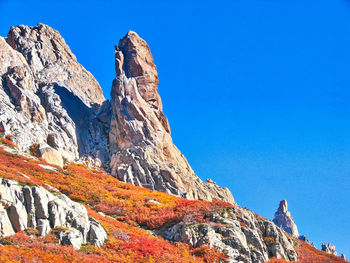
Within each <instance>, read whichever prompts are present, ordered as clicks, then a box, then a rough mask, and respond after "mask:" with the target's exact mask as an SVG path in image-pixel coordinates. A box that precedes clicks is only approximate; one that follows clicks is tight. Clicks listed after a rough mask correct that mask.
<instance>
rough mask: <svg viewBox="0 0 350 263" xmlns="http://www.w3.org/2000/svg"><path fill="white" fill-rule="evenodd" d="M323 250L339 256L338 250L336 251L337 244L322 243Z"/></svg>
mask: <svg viewBox="0 0 350 263" xmlns="http://www.w3.org/2000/svg"><path fill="white" fill-rule="evenodd" d="M321 250H322V251H324V252H327V253H328V254H332V255H334V256H337V255H338V254H337V251H335V246H334V245H332V244H330V243H328V244H326V243H322V245H321Z"/></svg>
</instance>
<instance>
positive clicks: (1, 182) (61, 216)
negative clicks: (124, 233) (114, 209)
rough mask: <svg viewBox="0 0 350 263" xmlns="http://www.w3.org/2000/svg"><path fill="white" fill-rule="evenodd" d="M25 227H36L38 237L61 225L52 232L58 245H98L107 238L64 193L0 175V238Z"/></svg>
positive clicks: (82, 209)
mask: <svg viewBox="0 0 350 263" xmlns="http://www.w3.org/2000/svg"><path fill="white" fill-rule="evenodd" d="M28 227H32V228H36V229H37V230H38V231H39V233H40V235H42V236H45V235H47V234H48V233H50V232H51V230H52V229H56V228H59V229H60V228H63V229H64V231H58V232H57V231H54V232H55V234H57V236H58V238H59V240H60V242H61V243H62V244H69V245H73V246H74V247H75V248H80V245H81V244H82V243H86V242H89V243H91V244H93V245H96V246H102V245H103V243H104V242H105V240H106V238H107V233H106V231H105V230H104V228H103V227H102V226H101V224H100V223H99V222H98V221H96V220H94V219H93V218H91V217H89V216H88V213H87V210H86V208H85V207H84V206H83V205H81V204H79V203H76V202H74V201H72V200H71V199H69V198H68V197H67V196H65V195H63V194H61V193H59V192H55V195H53V194H52V193H50V192H49V191H48V190H46V189H44V188H43V187H40V186H33V187H32V188H30V187H29V186H22V185H19V184H18V183H17V182H15V181H12V180H8V179H2V178H0V237H3V236H9V235H13V234H14V233H15V232H17V231H20V230H25V229H27V228H28Z"/></svg>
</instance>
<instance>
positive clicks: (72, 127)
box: [0, 24, 109, 165]
mask: <svg viewBox="0 0 350 263" xmlns="http://www.w3.org/2000/svg"><path fill="white" fill-rule="evenodd" d="M0 61H1V64H0V77H1V81H0V100H1V104H0V123H1V124H2V126H3V127H4V130H5V133H6V134H12V135H14V139H15V143H16V145H17V147H18V148H19V150H23V151H25V150H28V149H29V148H30V146H31V145H33V144H40V148H42V149H45V154H44V156H43V158H45V157H46V156H47V160H48V161H49V162H50V163H53V164H56V165H62V159H66V160H68V161H73V160H75V159H79V158H80V159H87V160H89V161H90V163H93V164H97V165H101V164H103V163H105V164H106V163H107V162H108V159H109V155H108V129H109V124H108V120H107V121H106V120H103V119H102V120H101V118H99V117H100V116H103V115H104V113H105V112H106V111H107V112H108V110H109V106H108V102H104V101H105V98H104V97H103V94H102V89H101V87H100V86H99V84H98V82H97V81H96V80H95V78H94V77H93V76H92V75H91V74H90V73H89V72H88V71H86V70H85V69H84V67H83V66H81V65H80V64H79V63H78V62H77V59H76V57H75V56H74V55H73V53H72V52H71V51H70V49H69V47H68V46H67V44H66V43H65V41H64V39H63V38H62V37H61V36H60V34H59V33H58V32H57V31H56V30H54V29H52V28H50V27H49V26H46V25H43V24H38V25H37V26H35V27H27V26H17V27H11V29H10V32H9V33H8V36H7V38H2V37H0ZM106 122H107V123H106ZM106 165H108V164H106Z"/></svg>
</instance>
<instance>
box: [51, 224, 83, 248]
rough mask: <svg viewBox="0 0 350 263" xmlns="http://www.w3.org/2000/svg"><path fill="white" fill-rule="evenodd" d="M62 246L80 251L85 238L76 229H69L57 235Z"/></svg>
mask: <svg viewBox="0 0 350 263" xmlns="http://www.w3.org/2000/svg"><path fill="white" fill-rule="evenodd" d="M57 237H58V239H59V240H60V243H61V245H71V246H73V247H74V248H75V249H80V247H81V244H82V243H83V236H82V234H81V232H79V231H78V230H76V229H68V230H65V231H60V232H58V233H57Z"/></svg>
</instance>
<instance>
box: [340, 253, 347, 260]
mask: <svg viewBox="0 0 350 263" xmlns="http://www.w3.org/2000/svg"><path fill="white" fill-rule="evenodd" d="M340 257H341V258H342V259H344V260H345V261H348V260H347V258H346V256H345V254H341V255H340Z"/></svg>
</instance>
